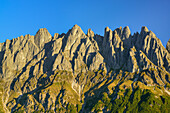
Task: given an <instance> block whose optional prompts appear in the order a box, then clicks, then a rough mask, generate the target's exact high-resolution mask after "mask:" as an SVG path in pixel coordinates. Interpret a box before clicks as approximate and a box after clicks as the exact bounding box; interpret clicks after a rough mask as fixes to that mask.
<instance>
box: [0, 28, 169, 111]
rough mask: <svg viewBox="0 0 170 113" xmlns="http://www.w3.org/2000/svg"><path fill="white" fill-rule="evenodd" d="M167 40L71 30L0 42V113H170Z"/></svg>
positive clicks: (143, 31) (148, 34)
mask: <svg viewBox="0 0 170 113" xmlns="http://www.w3.org/2000/svg"><path fill="white" fill-rule="evenodd" d="M169 52H170V41H168V43H167V46H166V48H165V47H164V46H163V45H162V43H161V41H160V40H159V39H158V38H157V37H156V36H155V34H154V33H153V32H152V31H149V30H148V29H147V28H146V27H142V28H141V32H140V33H138V32H137V33H134V34H133V35H132V34H131V32H130V29H129V27H124V28H123V29H122V28H121V27H120V28H117V29H115V30H114V31H112V30H111V29H109V28H108V27H106V28H105V33H104V37H103V36H100V35H97V34H94V32H93V31H92V30H91V29H89V30H88V32H87V34H85V33H84V32H83V31H82V29H81V28H80V27H79V26H78V25H75V26H73V28H72V29H70V30H69V31H68V32H67V33H66V34H64V33H63V34H58V33H56V34H54V36H51V34H50V33H49V32H48V31H47V29H45V28H44V29H40V30H39V31H38V32H37V33H36V35H35V36H31V35H25V36H21V37H18V38H15V39H12V40H6V42H4V43H0V80H1V81H0V111H1V112H28V113H30V112H72V113H76V112H87V113H88V112H107V113H109V112H113V113H118V112H119V113H123V112H134V113H136V112H144V113H145V112H153V113H155V112H167V113H168V112H170V53H169Z"/></svg>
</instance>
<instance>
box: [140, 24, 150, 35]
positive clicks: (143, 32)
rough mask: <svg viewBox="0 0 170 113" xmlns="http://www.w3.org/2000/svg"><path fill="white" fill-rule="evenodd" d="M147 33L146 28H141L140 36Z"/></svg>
mask: <svg viewBox="0 0 170 113" xmlns="http://www.w3.org/2000/svg"><path fill="white" fill-rule="evenodd" d="M147 32H149V30H148V28H147V27H146V26H142V28H141V32H140V34H141V35H145V34H146V33H147Z"/></svg>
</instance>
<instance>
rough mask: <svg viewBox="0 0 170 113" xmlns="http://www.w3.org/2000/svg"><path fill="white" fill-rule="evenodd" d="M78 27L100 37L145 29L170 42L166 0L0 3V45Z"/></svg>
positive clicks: (8, 0)
mask: <svg viewBox="0 0 170 113" xmlns="http://www.w3.org/2000/svg"><path fill="white" fill-rule="evenodd" d="M74 24H78V25H79V26H80V27H81V28H82V29H83V31H84V32H85V33H86V32H87V29H88V28H91V29H92V30H93V31H94V32H95V33H97V34H100V35H103V34H104V28H105V27H106V26H109V28H111V29H112V30H114V29H115V28H118V27H120V26H122V27H125V26H129V27H130V30H131V32H132V33H134V32H136V31H138V32H140V29H141V27H142V26H147V27H148V29H149V30H152V31H153V32H154V33H155V34H156V35H157V37H158V38H160V39H161V41H162V43H163V45H164V46H165V45H166V42H167V41H168V39H169V38H170V0H0V42H4V41H5V40H6V39H12V38H16V37H18V36H21V35H26V34H31V35H35V34H36V32H37V31H38V29H39V28H47V29H48V31H49V32H50V33H51V34H52V35H53V34H54V33H63V32H64V33H66V32H67V31H68V30H69V29H70V28H71V27H72V26H73V25H74Z"/></svg>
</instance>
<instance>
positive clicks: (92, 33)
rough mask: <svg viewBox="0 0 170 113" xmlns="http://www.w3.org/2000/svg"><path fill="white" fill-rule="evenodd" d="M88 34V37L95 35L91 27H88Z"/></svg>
mask: <svg viewBox="0 0 170 113" xmlns="http://www.w3.org/2000/svg"><path fill="white" fill-rule="evenodd" d="M87 36H88V37H94V32H93V31H92V30H91V29H88V31H87Z"/></svg>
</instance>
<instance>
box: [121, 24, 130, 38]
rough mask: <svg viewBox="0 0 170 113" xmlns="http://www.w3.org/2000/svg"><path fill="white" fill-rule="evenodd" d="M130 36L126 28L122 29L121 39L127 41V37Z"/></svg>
mask: <svg viewBox="0 0 170 113" xmlns="http://www.w3.org/2000/svg"><path fill="white" fill-rule="evenodd" d="M130 35H131V32H130V29H129V27H128V26H126V27H124V28H123V39H127V38H129V36H130Z"/></svg>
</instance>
